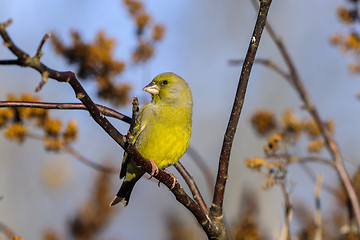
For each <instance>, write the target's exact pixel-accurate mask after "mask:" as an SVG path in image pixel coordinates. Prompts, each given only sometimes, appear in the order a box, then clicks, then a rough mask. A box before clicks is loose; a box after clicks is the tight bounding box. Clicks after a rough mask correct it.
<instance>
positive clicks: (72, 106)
mask: <svg viewBox="0 0 360 240" xmlns="http://www.w3.org/2000/svg"><path fill="white" fill-rule="evenodd" d="M3 107H28V108H42V109H63V110H87V108H86V107H85V105H84V104H82V103H50V102H24V101H0V108H3ZM96 107H97V108H98V109H99V110H100V112H101V113H102V114H103V115H105V116H108V117H113V118H116V119H119V120H121V121H123V122H126V123H130V122H131V118H130V117H128V116H126V115H124V114H122V113H119V112H117V111H116V110H114V109H111V108H108V107H105V106H103V105H99V104H96Z"/></svg>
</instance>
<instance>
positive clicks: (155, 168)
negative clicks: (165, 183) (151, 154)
mask: <svg viewBox="0 0 360 240" xmlns="http://www.w3.org/2000/svg"><path fill="white" fill-rule="evenodd" d="M149 162H150V164H151V173H150V178H149V179H151V178H152V177H153V176H156V175H158V173H159V168H158V166H157V165H156V163H155V162H154V160H152V159H149Z"/></svg>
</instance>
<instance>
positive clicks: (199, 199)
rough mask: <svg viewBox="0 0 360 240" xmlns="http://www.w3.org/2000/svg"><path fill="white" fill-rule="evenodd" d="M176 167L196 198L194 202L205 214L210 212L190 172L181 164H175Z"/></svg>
mask: <svg viewBox="0 0 360 240" xmlns="http://www.w3.org/2000/svg"><path fill="white" fill-rule="evenodd" d="M174 167H175V168H176V170H178V172H179V173H180V174H181V176H182V177H183V178H184V180H185V182H186V184H187V185H188V186H189V188H190V191H191V193H192V195H193V197H194V200H195V201H196V202H197V203H198V204H199V206H200V208H201V209H202V210H203V211H204V212H207V211H208V209H207V206H206V204H205V201H204V199H203V197H202V195H201V193H200V191H199V188H198V187H197V185H196V183H195V181H194V178H193V177H192V176H191V175H190V174H189V172H188V171H187V170H186V169H185V168H184V166H183V165H182V164H181V163H180V162H177V163H175V164H174Z"/></svg>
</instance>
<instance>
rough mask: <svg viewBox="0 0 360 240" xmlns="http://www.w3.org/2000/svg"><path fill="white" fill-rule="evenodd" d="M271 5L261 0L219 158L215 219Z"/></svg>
mask: <svg viewBox="0 0 360 240" xmlns="http://www.w3.org/2000/svg"><path fill="white" fill-rule="evenodd" d="M270 5H271V0H261V1H260V9H259V13H258V16H257V21H256V24H255V28H254V31H253V34H252V37H251V40H250V43H249V47H248V51H247V54H246V57H245V60H244V63H243V67H242V70H241V74H240V78H239V84H238V87H237V91H236V95H235V99H234V104H233V108H232V111H231V115H230V119H229V122H228V126H227V128H226V132H225V135H224V140H223V145H222V149H221V154H220V160H219V167H218V173H217V179H216V184H215V191H214V197H213V201H212V206H211V208H210V215H211V216H212V217H213V218H214V219H218V220H220V221H221V220H222V218H223V202H224V193H225V185H226V182H227V179H228V168H229V159H230V152H231V147H232V143H233V140H234V136H235V132H236V128H237V124H238V121H239V118H240V113H241V110H242V107H243V104H244V100H245V93H246V88H247V84H248V81H249V77H250V72H251V68H252V65H253V63H254V59H255V55H256V52H257V49H258V46H259V43H260V38H261V35H262V32H263V30H264V26H265V23H266V18H267V14H268V11H269V8H270Z"/></svg>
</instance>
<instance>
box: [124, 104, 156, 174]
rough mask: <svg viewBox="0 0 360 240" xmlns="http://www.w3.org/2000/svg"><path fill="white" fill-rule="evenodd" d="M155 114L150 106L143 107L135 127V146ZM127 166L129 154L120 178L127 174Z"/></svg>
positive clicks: (125, 156) (125, 157)
mask: <svg viewBox="0 0 360 240" xmlns="http://www.w3.org/2000/svg"><path fill="white" fill-rule="evenodd" d="M153 116H154V112H153V110H152V107H151V105H150V104H147V105H145V106H144V107H142V108H141V109H140V111H139V113H138V115H137V119H136V122H135V126H134V131H133V135H134V140H133V142H132V144H135V143H136V141H137V140H138V139H139V136H140V135H141V134H142V133H143V132H144V129H145V128H146V126H147V125H148V123H149V122H150V121H151V119H153ZM127 164H128V157H127V153H126V152H125V153H124V158H123V161H122V164H121V170H120V178H123V177H124V176H125V175H126V172H127Z"/></svg>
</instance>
